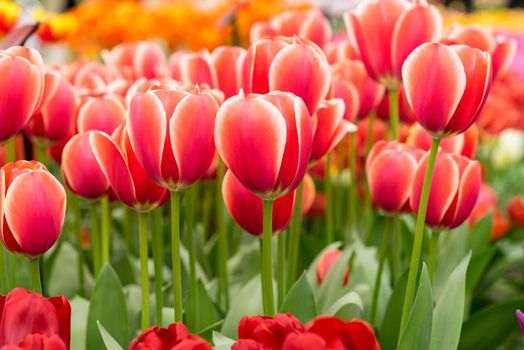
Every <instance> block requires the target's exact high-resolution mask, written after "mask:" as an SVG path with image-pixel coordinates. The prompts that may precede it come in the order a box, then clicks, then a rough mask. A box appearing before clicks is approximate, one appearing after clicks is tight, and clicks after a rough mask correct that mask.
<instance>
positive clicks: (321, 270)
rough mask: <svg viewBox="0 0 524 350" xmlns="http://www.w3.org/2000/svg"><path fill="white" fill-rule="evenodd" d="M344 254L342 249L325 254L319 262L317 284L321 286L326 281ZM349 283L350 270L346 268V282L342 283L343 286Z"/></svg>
mask: <svg viewBox="0 0 524 350" xmlns="http://www.w3.org/2000/svg"><path fill="white" fill-rule="evenodd" d="M340 254H342V251H341V250H340V249H331V250H328V251H326V252H324V253H323V254H322V255H321V256H320V259H319V260H318V265H317V282H318V284H321V283H322V281H324V278H326V276H327V275H328V273H329V270H331V267H332V266H333V264H334V263H335V262H336V261H337V259H338V257H339V256H340ZM348 281H349V268H346V273H345V274H344V280H343V281H342V286H345V285H346V284H347V283H348Z"/></svg>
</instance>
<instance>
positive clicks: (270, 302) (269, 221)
mask: <svg viewBox="0 0 524 350" xmlns="http://www.w3.org/2000/svg"><path fill="white" fill-rule="evenodd" d="M273 203H274V202H273V200H264V221H263V223H264V225H263V227H264V232H263V234H262V244H261V246H260V250H261V251H260V257H261V266H260V269H261V271H260V272H261V273H260V277H261V281H262V302H263V305H264V315H266V316H273V315H274V314H275V299H274V297H273V262H272V256H271V238H272V236H273V227H272V226H273Z"/></svg>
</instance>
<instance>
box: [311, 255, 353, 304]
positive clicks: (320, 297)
mask: <svg viewBox="0 0 524 350" xmlns="http://www.w3.org/2000/svg"><path fill="white" fill-rule="evenodd" d="M351 252H352V250H350V249H346V250H344V251H343V252H342V254H340V255H339V256H338V258H337V260H336V261H335V263H334V264H333V265H332V266H331V268H330V269H329V271H328V274H327V276H326V277H325V278H324V280H323V281H322V284H321V285H320V287H319V288H318V291H317V305H318V311H319V312H320V313H321V314H323V313H324V312H325V311H326V310H327V309H328V308H329V307H330V306H331V305H332V304H333V303H334V302H335V301H337V299H338V298H339V297H340V294H341V293H343V284H344V276H345V274H346V272H347V269H348V263H349V255H350V254H351Z"/></svg>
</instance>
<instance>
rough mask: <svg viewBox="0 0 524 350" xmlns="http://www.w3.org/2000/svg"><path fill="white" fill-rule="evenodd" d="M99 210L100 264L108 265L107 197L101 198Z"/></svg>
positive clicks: (108, 229) (109, 223)
mask: <svg viewBox="0 0 524 350" xmlns="http://www.w3.org/2000/svg"><path fill="white" fill-rule="evenodd" d="M100 210H101V212H102V225H101V227H102V255H101V259H102V264H101V266H104V265H105V264H108V263H109V245H110V239H111V238H110V236H109V235H110V230H111V208H110V207H109V197H108V196H103V197H102V199H101V200H100Z"/></svg>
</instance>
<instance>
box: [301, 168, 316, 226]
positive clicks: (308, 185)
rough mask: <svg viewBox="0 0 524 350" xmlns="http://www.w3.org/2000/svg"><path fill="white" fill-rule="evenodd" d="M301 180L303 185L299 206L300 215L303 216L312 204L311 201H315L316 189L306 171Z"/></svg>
mask: <svg viewBox="0 0 524 350" xmlns="http://www.w3.org/2000/svg"><path fill="white" fill-rule="evenodd" d="M302 182H303V185H304V189H303V192H302V205H301V206H300V215H301V216H302V217H305V216H306V215H307V214H308V213H309V211H310V210H311V207H312V206H313V203H314V201H315V195H316V189H315V181H313V178H312V177H311V175H309V174H307V173H306V175H305V176H304V180H302Z"/></svg>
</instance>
